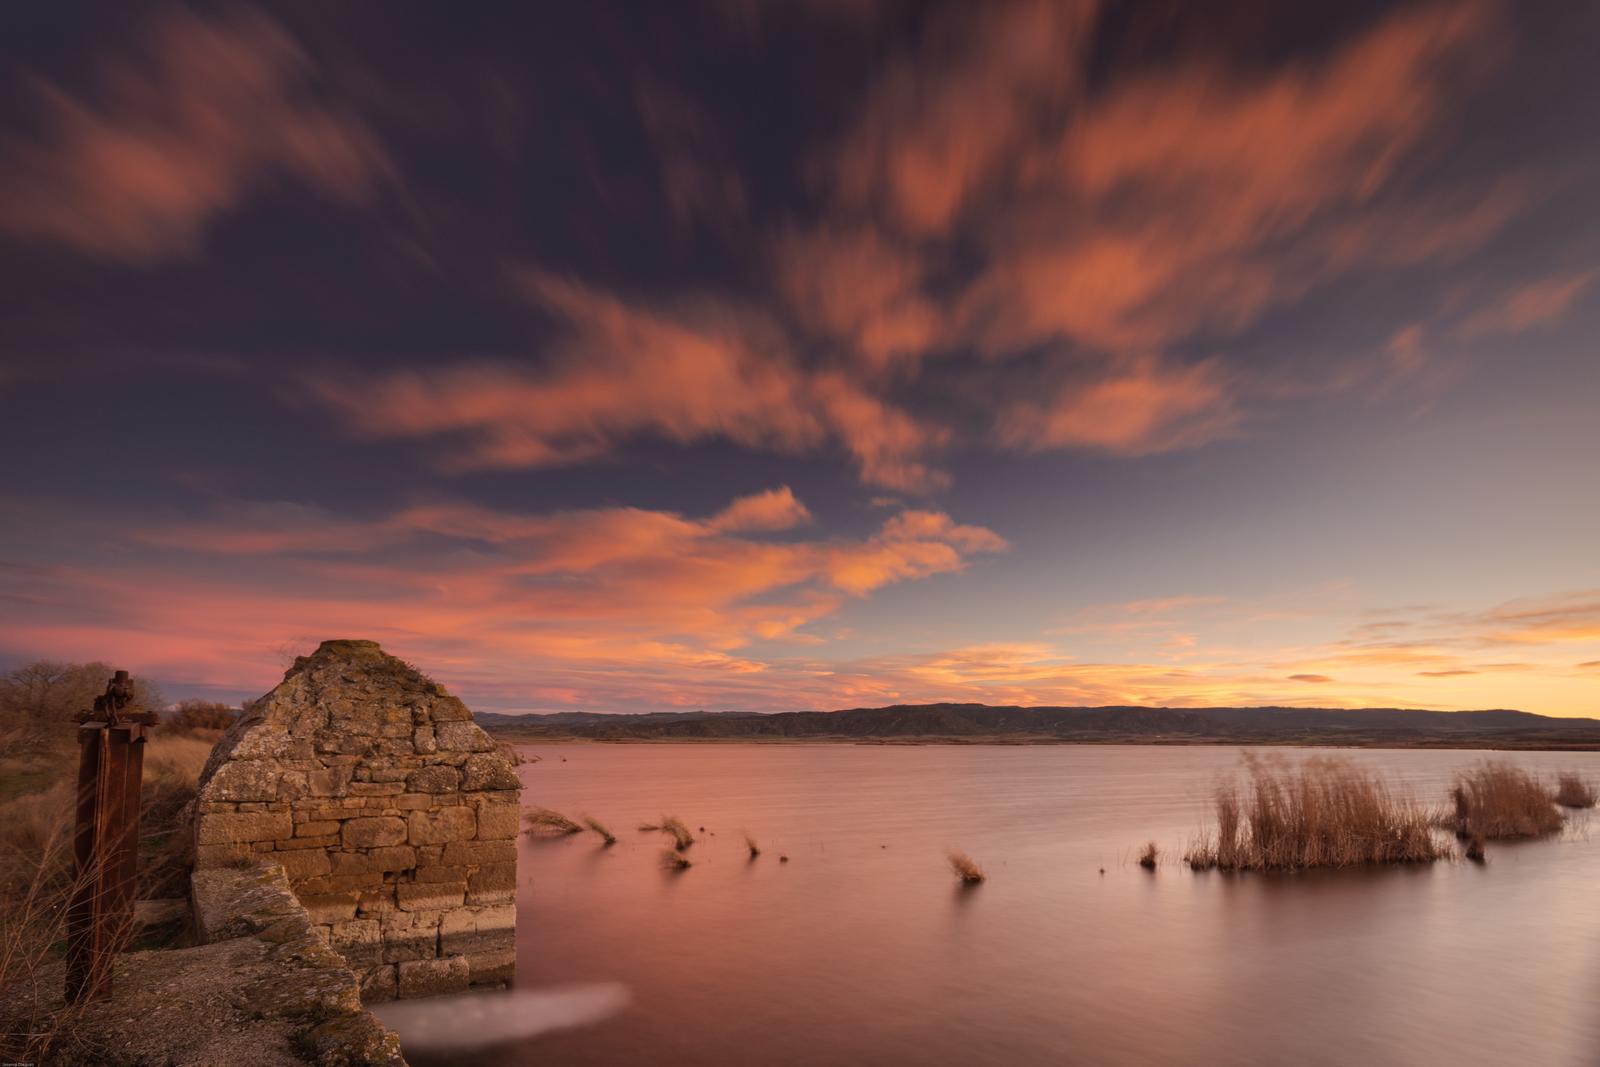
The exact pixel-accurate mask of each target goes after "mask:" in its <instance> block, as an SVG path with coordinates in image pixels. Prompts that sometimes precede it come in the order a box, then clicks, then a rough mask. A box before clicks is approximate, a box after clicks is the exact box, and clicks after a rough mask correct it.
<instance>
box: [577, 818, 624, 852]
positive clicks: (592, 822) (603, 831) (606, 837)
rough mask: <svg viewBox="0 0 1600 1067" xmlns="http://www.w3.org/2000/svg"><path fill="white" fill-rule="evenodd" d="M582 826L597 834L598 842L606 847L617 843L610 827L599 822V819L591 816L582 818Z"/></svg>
mask: <svg viewBox="0 0 1600 1067" xmlns="http://www.w3.org/2000/svg"><path fill="white" fill-rule="evenodd" d="M583 825H585V826H587V827H588V828H589V829H591V830H593V831H594V832H595V833H597V834H599V835H600V840H602V841H604V842H605V843H606V844H607V845H608V846H609V845H614V844H616V843H617V835H616V834H614V833H612V832H611V828H610V827H608V826H607V825H606V824H605V823H603V822H601V821H600V820H599V819H597V818H595V817H594V816H593V815H585V816H583Z"/></svg>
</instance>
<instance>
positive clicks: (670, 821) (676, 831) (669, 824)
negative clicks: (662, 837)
mask: <svg viewBox="0 0 1600 1067" xmlns="http://www.w3.org/2000/svg"><path fill="white" fill-rule="evenodd" d="M658 829H659V830H660V831H661V832H662V833H664V834H666V835H667V836H668V837H670V838H672V847H673V848H675V849H677V850H678V851H679V852H682V851H683V850H684V849H686V848H688V847H689V846H690V845H692V844H694V835H693V834H691V833H690V832H689V828H688V827H687V826H685V825H683V820H682V819H680V818H678V817H677V816H676V815H666V816H663V817H662V819H661V825H660V826H659V827H658Z"/></svg>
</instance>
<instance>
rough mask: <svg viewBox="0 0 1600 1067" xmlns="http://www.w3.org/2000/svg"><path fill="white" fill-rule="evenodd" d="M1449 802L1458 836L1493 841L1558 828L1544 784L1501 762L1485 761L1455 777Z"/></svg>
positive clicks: (1559, 825) (1531, 835)
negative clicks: (1450, 801) (1452, 808)
mask: <svg viewBox="0 0 1600 1067" xmlns="http://www.w3.org/2000/svg"><path fill="white" fill-rule="evenodd" d="M1450 799H1451V800H1452V801H1453V802H1454V804H1455V818H1454V828H1455V832H1456V835H1457V836H1459V837H1468V838H1470V837H1474V836H1477V837H1482V838H1484V839H1485V840H1490V841H1493V840H1496V839H1501V838H1509V837H1542V836H1543V835H1545V834H1553V833H1555V832H1556V831H1558V830H1560V829H1561V813H1560V812H1559V811H1557V810H1556V808H1555V804H1554V803H1553V802H1552V801H1551V799H1550V793H1549V791H1548V790H1547V789H1546V788H1545V786H1544V783H1542V782H1540V781H1539V779H1538V778H1536V777H1534V775H1532V774H1530V773H1529V772H1528V771H1525V770H1523V769H1522V768H1521V767H1517V766H1515V765H1513V764H1510V763H1507V762H1505V761H1503V760H1488V761H1485V762H1483V763H1480V764H1478V765H1477V766H1476V767H1473V768H1471V769H1469V770H1465V771H1462V772H1460V773H1459V774H1457V775H1456V784H1455V788H1453V789H1451V790H1450Z"/></svg>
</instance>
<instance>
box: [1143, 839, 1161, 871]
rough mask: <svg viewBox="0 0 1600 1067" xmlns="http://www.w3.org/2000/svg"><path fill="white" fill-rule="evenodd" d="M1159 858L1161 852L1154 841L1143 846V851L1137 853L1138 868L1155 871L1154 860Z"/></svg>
mask: <svg viewBox="0 0 1600 1067" xmlns="http://www.w3.org/2000/svg"><path fill="white" fill-rule="evenodd" d="M1160 856H1161V850H1160V849H1159V848H1157V847H1156V843H1155V842H1154V841H1152V842H1150V843H1149V844H1147V845H1145V846H1144V851H1143V852H1141V853H1139V866H1141V867H1143V868H1144V869H1145V870H1147V871H1153V870H1155V869H1156V860H1157V859H1159V858H1160Z"/></svg>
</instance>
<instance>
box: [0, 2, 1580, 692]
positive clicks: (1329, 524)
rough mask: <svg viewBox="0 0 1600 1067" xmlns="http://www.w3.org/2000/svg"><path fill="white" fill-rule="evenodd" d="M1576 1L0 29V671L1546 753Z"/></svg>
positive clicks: (398, 13)
mask: <svg viewBox="0 0 1600 1067" xmlns="http://www.w3.org/2000/svg"><path fill="white" fill-rule="evenodd" d="M1597 39H1600V5H1595V4H1581V3H1556V4H1511V3H1505V4H1496V3H1493V2H1489V0H1483V2H1474V0H1467V2H1459V3H1427V2H1423V3H1369V2H1351V3H1340V4H1282V3H1276V2H1272V0H1241V2H1230V3H1182V2H1178V0H1149V2H1135V3H1098V4H1097V3H1094V2H1089V0H1085V2H1081V3H1030V2H1017V3H999V2H995V3H982V4H978V3H966V2H960V3H952V4H948V5H943V6H941V5H935V4H913V3H892V2H887V0H886V2H871V0H825V2H824V0H818V2H815V3H801V2H799V0H792V2H785V0H770V2H757V0H746V2H739V0H722V2H712V0H708V2H704V3H689V2H687V0H685V2H682V3H663V4H616V5H611V4H601V3H576V4H525V3H501V4H493V3H483V4H467V5H440V4H388V3H384V4H378V3H354V4H326V3H313V2H306V3H290V4H280V5H272V6H269V7H263V8H256V7H248V6H243V5H232V4H221V5H218V4H207V5H204V6H197V7H176V6H174V7H166V8H162V7H158V6H154V5H127V4H107V5H94V4H84V3H71V2H68V3H59V4H9V5H6V6H5V7H4V9H3V10H0V53H3V56H4V68H5V78H6V81H5V89H4V92H3V94H0V279H3V285H0V410H3V416H4V417H3V418H0V448H3V450H4V456H5V471H6V476H5V478H4V481H3V483H0V666H5V667H9V666H14V665H16V664H18V663H21V662H24V661H26V660H29V659H33V658H37V657H48V658H54V659H72V660H83V659H101V660H106V661H108V662H111V663H113V664H114V665H116V666H119V667H127V668H130V669H132V670H134V671H136V672H139V673H144V674H148V675H150V676H153V677H154V678H155V679H156V680H158V681H159V682H160V683H161V684H162V686H163V688H164V689H165V691H166V692H167V694H168V695H169V696H171V697H189V696H204V697H216V698H220V699H226V700H229V701H236V700H238V699H239V698H241V697H246V696H254V695H257V694H259V693H260V692H262V691H264V690H265V689H267V688H269V687H270V686H271V685H272V684H274V683H275V682H276V680H277V679H278V677H279V676H280V675H281V672H282V670H283V668H284V666H285V665H286V662H287V658H288V657H292V656H293V655H294V654H295V653H296V652H302V651H306V650H307V649H308V648H310V647H313V646H314V645H315V644H316V642H317V641H319V640H321V639H323V638H327V637H363V638H372V639H375V640H378V641H380V642H382V644H383V645H384V646H385V648H386V649H388V650H389V651H391V652H394V653H396V654H398V655H401V656H404V657H406V658H408V659H410V660H412V661H413V662H415V663H416V664H417V665H418V666H420V667H421V668H422V669H424V670H426V671H428V672H429V673H431V674H433V675H434V676H435V677H437V678H439V679H440V680H441V681H443V682H445V683H446V684H447V685H449V686H451V687H452V688H453V689H455V690H456V691H458V692H459V693H460V694H461V695H462V696H463V697H464V698H465V699H466V700H467V701H468V703H470V704H471V705H473V706H474V707H477V708H480V709H484V710H501V711H512V710H539V711H550V710H567V709H583V710H596V711H647V710H669V709H695V708H706V709H712V710H742V709H743V710H774V711H776V710H793V709H801V708H822V709H828V708H837V707H850V706H864V705H878V704H887V703H895V702H920V701H932V700H979V701H986V702H991V703H1021V704H1045V703H1048V704H1124V703H1136V704H1166V705H1205V704H1299V705H1322V706H1363V705H1378V706H1400V707H1410V706H1422V707H1437V708H1482V707H1517V708H1524V709H1527V710H1530V711H1539V712H1545V713H1551V714H1566V715H1576V714H1581V715H1600V353H1597V351H1596V338H1597V337H1600V332H1597V328H1600V207H1597V203H1600V200H1597V196H1596V190H1597V188H1600V186H1597V179H1600V128H1597V116H1600V65H1597V64H1596V63H1595V61H1594V57H1593V50H1594V42H1595V41H1596V40H1597Z"/></svg>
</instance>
